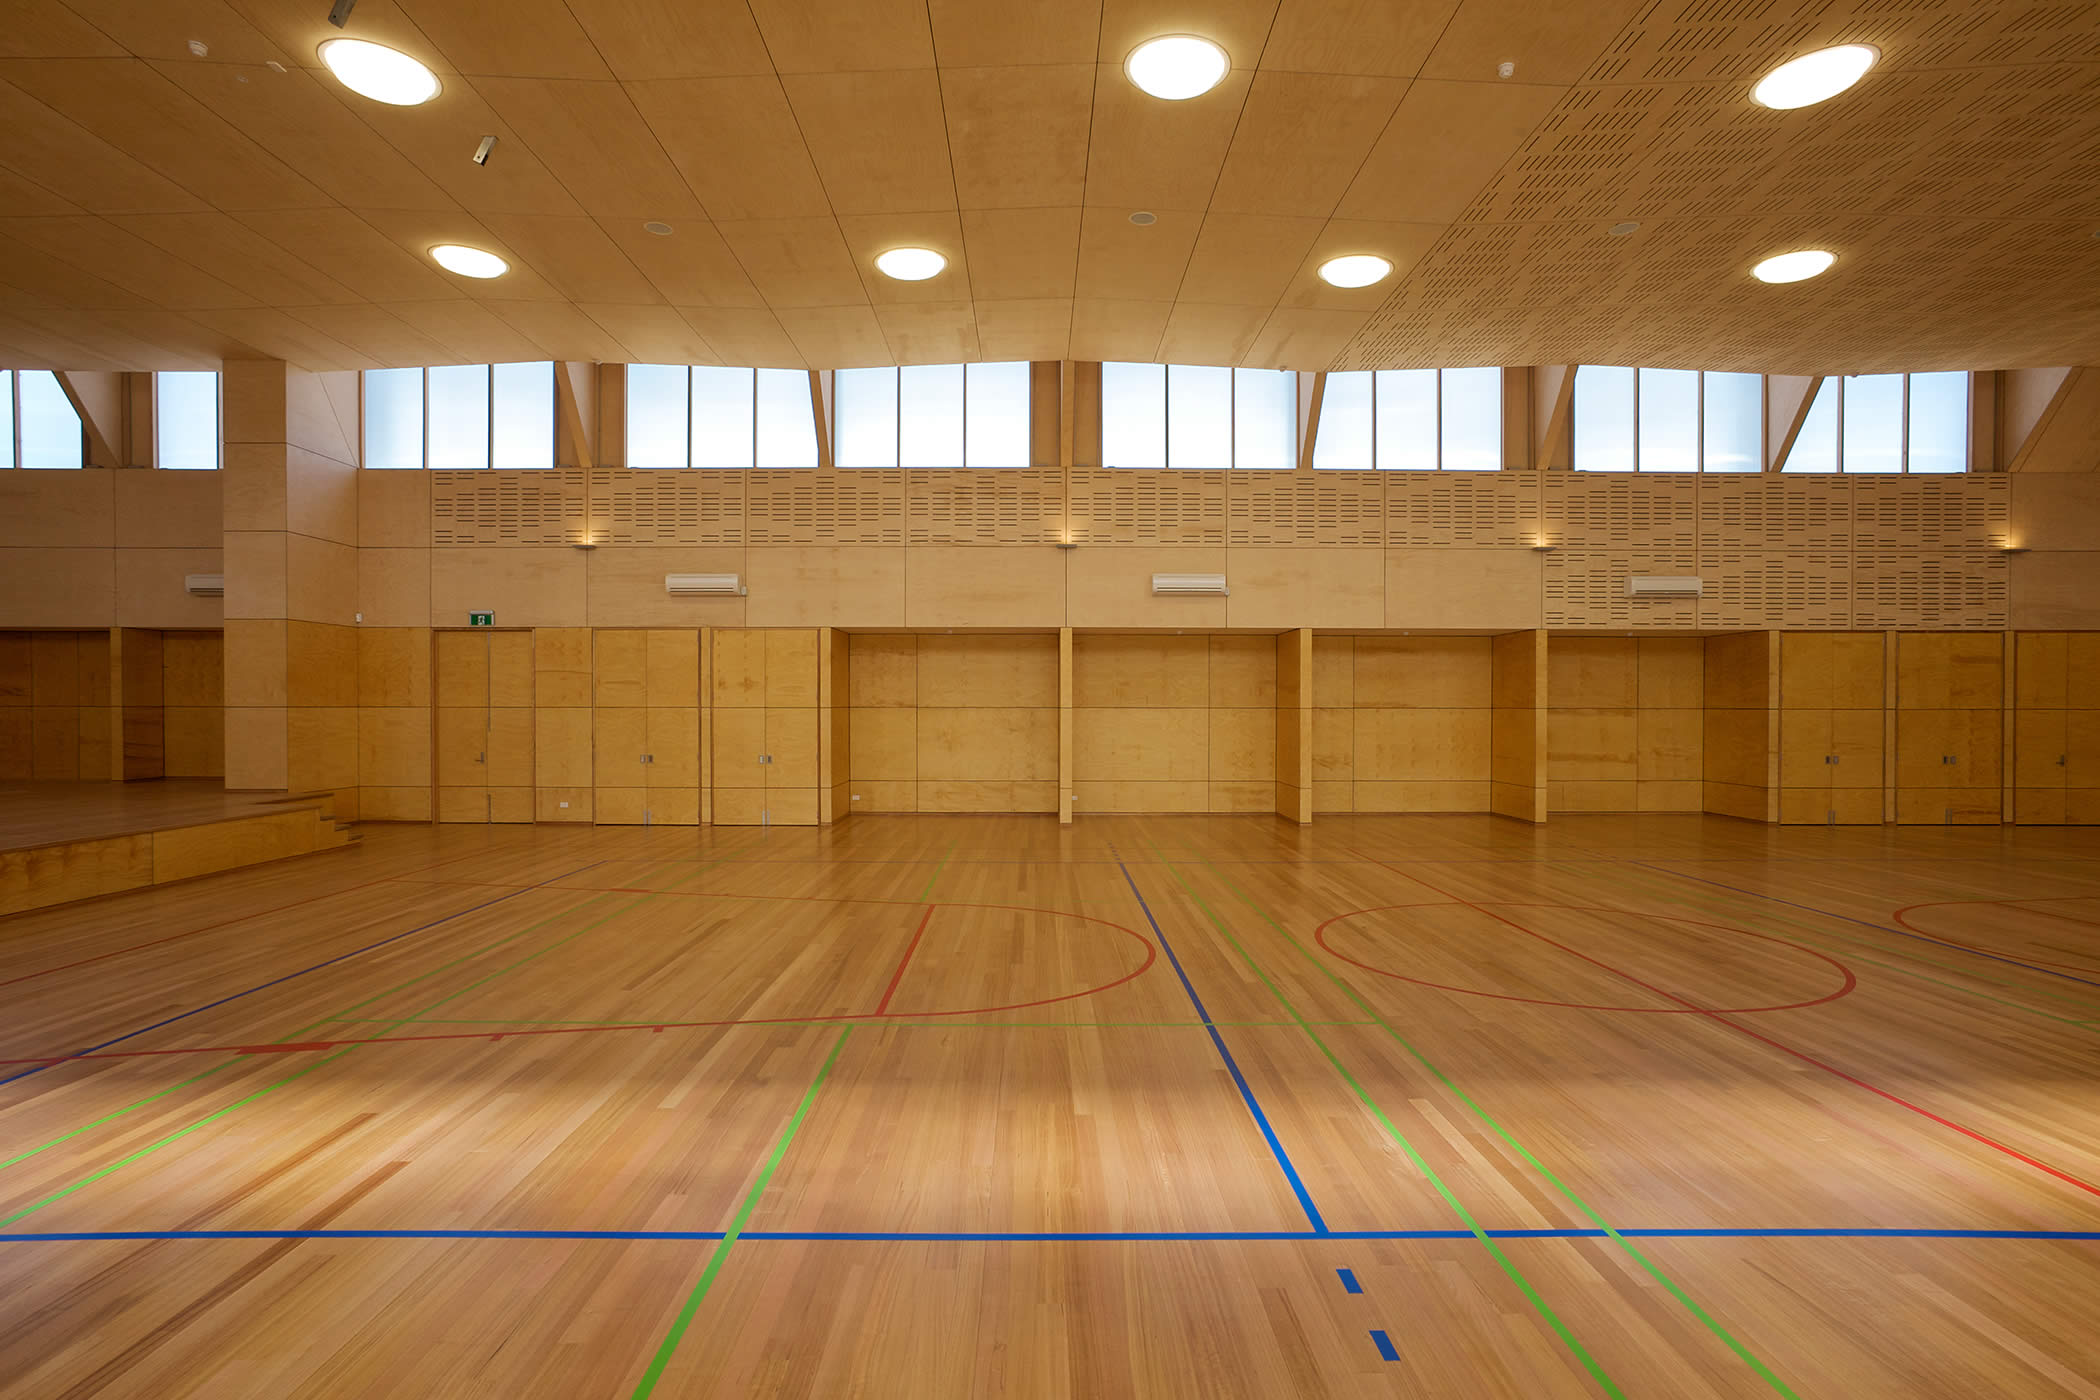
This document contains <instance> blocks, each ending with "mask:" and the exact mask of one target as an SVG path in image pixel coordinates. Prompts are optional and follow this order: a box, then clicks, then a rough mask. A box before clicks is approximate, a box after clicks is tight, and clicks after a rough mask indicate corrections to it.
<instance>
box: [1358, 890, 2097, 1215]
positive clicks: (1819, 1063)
mask: <svg viewBox="0 0 2100 1400" xmlns="http://www.w3.org/2000/svg"><path fill="white" fill-rule="evenodd" d="M1377 863H1378V864H1380V865H1385V864H1386V863H1385V862H1384V861H1379V862H1377ZM1386 868H1387V869H1389V870H1393V867H1391V866H1389V865H1387V866H1386ZM1393 873H1394V874H1396V875H1400V876H1403V877H1405V878H1406V879H1409V880H1413V881H1414V882H1415V883H1417V884H1419V885H1421V886H1422V887H1423V888H1425V889H1432V890H1435V889H1436V886H1434V885H1431V884H1430V883H1429V882H1428V881H1427V880H1424V879H1422V877H1421V876H1419V875H1409V874H1407V872H1406V871H1404V870H1393ZM1436 892H1437V893H1438V894H1443V895H1446V896H1448V897H1449V898H1450V899H1451V900H1452V901H1453V902H1454V903H1458V904H1464V905H1466V906H1467V907H1469V908H1472V909H1476V910H1479V912H1480V913H1483V914H1486V915H1487V916H1488V917H1489V918H1491V919H1495V920H1497V921H1498V922H1501V923H1506V924H1509V926H1510V927H1511V928H1514V929H1516V930H1518V931H1519V932H1520V933H1525V934H1529V935H1530V936H1531V937H1533V938H1537V939H1539V940H1541V941H1543V942H1546V943H1551V944H1553V946H1554V947H1556V948H1560V949H1562V950H1563V951H1565V952H1569V953H1573V954H1574V955H1575V956H1576V957H1578V958H1581V959H1582V960H1583V961H1584V962H1589V963H1596V965H1597V966H1598V967H1601V968H1603V969H1604V970H1605V971H1607V972H1611V973H1616V974H1617V975H1618V976H1620V977H1623V978H1625V979H1626V980H1627V981H1629V982H1632V983H1633V984H1635V985H1636V986H1640V987H1646V988H1648V990H1649V991H1651V992H1654V993H1655V994H1656V995H1657V996H1664V997H1668V998H1669V999H1670V1000H1672V1001H1675V1002H1679V1003H1681V1004H1683V1005H1685V1006H1691V1005H1692V1003H1690V1002H1687V1001H1685V1000H1684V998H1683V997H1680V996H1678V995H1677V994H1676V993H1674V992H1666V991H1664V990H1663V989H1662V988H1660V987H1657V986H1652V985H1650V984H1649V983H1647V982H1644V981H1642V980H1641V979H1640V978H1638V977H1636V976H1634V975H1633V974H1632V973H1630V972H1626V971H1623V970H1622V969H1620V968H1616V967H1613V966H1611V964H1609V963H1605V962H1600V961H1598V960H1597V959H1596V958H1593V957H1591V956H1590V955H1589V954H1587V953H1584V952H1581V951H1579V950H1577V949H1574V948H1570V947H1568V946H1567V945H1566V944H1564V943H1560V942H1558V941H1556V940H1554V939H1551V938H1547V937H1546V935H1544V934H1542V933H1533V932H1532V931H1531V930H1530V929H1528V928H1525V927H1524V926H1523V925H1522V924H1519V923H1516V922H1514V921H1512V920H1509V919H1504V918H1502V916H1501V915H1499V914H1496V913H1494V912H1493V911H1491V910H1488V909H1481V908H1480V906H1479V905H1477V904H1474V903H1473V902H1472V901H1471V900H1468V899H1465V898H1462V897H1461V896H1458V895H1454V894H1450V892H1449V891H1446V890H1436ZM1616 912H1619V913H1622V914H1627V915H1630V916H1632V917H1635V918H1649V917H1661V916H1651V915H1647V914H1643V913H1641V911H1639V910H1636V909H1622V910H1618V911H1616ZM1696 1009H1697V1010H1698V1011H1699V1014H1700V1015H1702V1016H1706V1017H1709V1018H1710V1019H1712V1020H1714V1021H1717V1022H1719V1023H1720V1024H1721V1025H1724V1026H1726V1027H1728V1028H1729V1029H1730V1030H1733V1031H1738V1032H1740V1033H1742V1034H1743V1035H1747V1036H1749V1037H1750V1038H1751V1039H1752V1040H1756V1041H1761V1042H1763V1043H1764V1044H1766V1045H1769V1046H1771V1047H1772V1048H1773V1049H1774V1050H1778V1051H1780V1052H1781V1053H1783V1054H1787V1055H1791V1056H1793V1057H1794V1058H1795V1059H1797V1060H1800V1061H1801V1062H1802V1063H1804V1064H1810V1065H1814V1066H1815V1067H1816V1068H1817V1069H1820V1070H1822V1071H1824V1072H1825V1073H1826V1074H1832V1075H1835V1076H1836V1077H1837V1078H1839V1079H1842V1080H1844V1081H1845V1082H1846V1083H1847V1084H1851V1085H1854V1086H1855V1087H1857V1088H1861V1089H1864V1090H1866V1091H1867V1092H1868V1093H1870V1094H1873V1095H1876V1096H1877V1097H1879V1098H1884V1099H1887V1100H1888V1101H1889V1102H1890V1103H1892V1104H1895V1105H1896V1106H1897V1107H1899V1108H1907V1109H1909V1110H1910V1111H1911V1112H1912V1113H1915V1114H1917V1115H1918V1116H1919V1117H1921V1118H1929V1119H1931V1120H1932V1121H1933V1122H1935V1123H1937V1124H1939V1125H1940V1126H1941V1127H1943V1128H1952V1129H1953V1130H1954V1131H1955V1132H1957V1133H1960V1134H1961V1135H1962V1136H1963V1137H1965V1138H1968V1139H1970V1140H1971V1141H1974V1142H1980V1143H1982V1144H1983V1145H1984V1146H1985V1147H1989V1148H1992V1149H1994V1150H1996V1151H1998V1152H2002V1153H2004V1154H2005V1155H2006V1156H2008V1157H2011V1158H2013V1159H2014V1160H2015V1161H2019V1162H2025V1163H2026V1164H2027V1165H2028V1166H2030V1167H2033V1168H2034V1169H2035V1170H2036V1171H2039V1172H2044V1173H2046V1174H2048V1175H2049V1176H2053V1177H2055V1178H2056V1179H2057V1180H2059V1181H2062V1182H2065V1183H2067V1184H2069V1185H2071V1186H2075V1187H2077V1188H2078V1189H2079V1190H2081V1191H2083V1192H2085V1193H2086V1194H2088V1195H2091V1196H2100V1186H2095V1185H2094V1184H2093V1183H2092V1182H2090V1181H2087V1180H2085V1179H2084V1178H2082V1177H2077V1176H2073V1175H2072V1174H2071V1173H2070V1172H2067V1171H2064V1170H2062V1169H2061V1168H2059V1167H2052V1166H2050V1165H2049V1164H2048V1163H2047V1162H2044V1161H2042V1160H2041V1159H2039V1158H2037V1157H2030V1156H2029V1155H2028V1154H2026V1153H2025V1152H2022V1151H2020V1150H2019V1149H2018V1148H2016V1147H2009V1146H2007V1145H2006V1144H2005V1143H2002V1142H2000V1141H1998V1140H1997V1139H1996V1138H1994V1137H1990V1136H1987V1135H1986V1134H1983V1133H1980V1132H1977V1131H1976V1130H1975V1129H1974V1128H1969V1127H1964V1126H1963V1125H1962V1124H1960V1123H1957V1122H1955V1121H1954V1120H1953V1119H1951V1118H1943V1117H1941V1116H1940V1115H1939V1114H1937V1113H1934V1112H1933V1111H1932V1110H1931V1109H1929V1108H1924V1107H1921V1106H1920V1105H1918V1104H1915V1103H1912V1102H1911V1101H1910V1100H1909V1099H1906V1098H1904V1097H1902V1096H1901V1095H1899V1094H1892V1093H1890V1092H1889V1091H1888V1090H1886V1089H1884V1088H1881V1087H1880V1086H1879V1085H1876V1084H1870V1083H1868V1082H1867V1081H1866V1080H1864V1079H1861V1078H1860V1077H1859V1076H1858V1075H1856V1074H1851V1073H1849V1072H1847V1071H1845V1070H1842V1069H1839V1068H1838V1067H1837V1066H1836V1065H1833V1064H1831V1063H1829V1062H1828V1061H1825V1060H1819V1059H1817V1058H1816V1057H1815V1056H1813V1055H1811V1054H1809V1053H1808V1052H1807V1051H1805V1050H1797V1049H1795V1048H1794V1047H1793V1046H1791V1045H1787V1044H1785V1043H1783V1042H1781V1041H1778V1040H1774V1039H1773V1038H1772V1037H1771V1036H1768V1035H1766V1034H1765V1033H1764V1032H1762V1031H1756V1030H1752V1029H1751V1028H1750V1027H1748V1026H1746V1025H1743V1024H1741V1023H1740V1022H1737V1021H1732V1020H1730V1019H1729V1018H1728V1017H1727V1016H1726V1015H1725V1014H1723V1013H1721V1012H1719V1011H1709V1010H1707V1009H1706V1008H1704V1007H1698V1008H1696ZM1833 1116H1836V1115H1835V1114H1833ZM1855 1126H1857V1125H1855ZM1862 1131H1864V1129H1862Z"/></svg>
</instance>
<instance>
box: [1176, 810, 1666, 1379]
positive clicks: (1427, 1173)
mask: <svg viewBox="0 0 2100 1400" xmlns="http://www.w3.org/2000/svg"><path fill="white" fill-rule="evenodd" d="M1153 851H1154V853H1155V854H1157V855H1159V858H1160V864H1162V865H1164V866H1165V867H1166V869H1167V872H1168V873H1169V874H1170V875H1172V876H1173V877H1174V882H1175V883H1176V884H1178V885H1180V886H1181V888H1182V889H1183V890H1184V891H1185V892H1187V894H1188V896H1189V898H1191V899H1193V900H1195V901H1196V907H1197V908H1199V909H1201V910H1202V911H1203V912H1204V914H1205V916H1206V917H1208V918H1209V919H1210V921H1211V923H1212V924H1213V925H1214V926H1215V927H1216V928H1217V930H1218V932H1220V933H1222V934H1224V935H1225V938H1226V941H1227V942H1229V943H1231V944H1232V946H1233V949H1234V951H1236V952H1237V953H1238V954H1239V955H1240V958H1241V960H1242V961H1244V962H1245V963H1246V964H1247V967H1248V969H1249V970H1250V971H1252V972H1253V973H1254V975H1255V976H1256V977H1258V978H1260V979H1261V984H1262V985H1263V986H1264V987H1267V988H1268V989H1269V992H1270V994H1271V995H1272V996H1274V997H1275V998H1276V1000H1277V1001H1278V1002H1279V1003H1281V1004H1282V1006H1283V1009H1284V1010H1285V1011H1287V1012H1289V1013H1290V1015H1291V1019H1292V1020H1293V1021H1294V1022H1296V1023H1297V1025H1298V1026H1299V1028H1300V1029H1302V1030H1303V1031H1304V1032H1305V1033H1306V1035H1307V1036H1309V1037H1311V1039H1312V1043H1313V1044H1314V1045H1316V1046H1318V1047H1319V1050H1320V1053H1321V1054H1322V1055H1325V1056H1326V1057H1327V1062H1328V1063H1329V1064H1331V1065H1333V1066H1334V1068H1335V1072H1336V1073H1338V1074H1340V1075H1341V1076H1342V1079H1343V1080H1344V1081H1345V1082H1346V1083H1347V1084H1348V1085H1349V1087H1350V1089H1352V1090H1354V1091H1355V1093H1356V1097H1357V1098H1359V1099H1361V1100H1362V1101H1363V1104H1364V1107H1366V1108H1368V1109H1370V1110H1371V1113H1372V1115H1373V1116H1375V1117H1376V1118H1377V1119H1378V1121H1379V1123H1380V1124H1381V1125H1382V1126H1383V1127H1384V1128H1385V1130H1386V1133H1387V1134H1388V1135H1389V1136H1390V1137H1391V1138H1392V1139H1393V1141H1394V1142H1396V1143H1398V1144H1399V1146H1400V1150H1401V1151H1403V1152H1405V1153H1406V1154H1407V1157H1408V1160H1409V1161H1411V1162H1413V1163H1414V1164H1415V1169H1416V1170H1417V1171H1419V1172H1421V1173H1422V1175H1423V1176H1424V1177H1425V1178H1426V1179H1427V1180H1428V1182H1429V1184H1430V1185H1431V1186H1433V1187H1435V1188H1436V1193H1437V1194H1438V1195H1439V1196H1441V1197H1443V1198H1444V1204H1445V1205H1447V1206H1449V1207H1451V1210H1452V1212H1453V1213H1454V1214H1456V1215H1457V1216H1458V1218H1459V1220H1460V1221H1461V1222H1462V1223H1463V1224H1464V1225H1465V1227H1466V1229H1468V1230H1470V1231H1471V1232H1472V1234H1473V1238H1474V1239H1476V1240H1478V1241H1480V1243H1481V1244H1482V1245H1483V1246H1485V1247H1486V1249H1487V1251H1488V1253H1489V1254H1490V1255H1491V1256H1493V1258H1494V1260H1495V1263H1496V1264H1497V1265H1498V1266H1500V1268H1501V1270H1502V1272H1503V1273H1504V1274H1505V1275H1507V1276H1508V1278H1509V1280H1510V1282H1512V1283H1514V1284H1516V1286H1517V1287H1518V1288H1519V1289H1521V1290H1522V1291H1523V1294H1524V1296H1525V1298H1527V1299H1528V1300H1530V1303H1531V1306H1532V1307H1533V1308H1534V1309H1535V1310H1536V1311H1537V1312H1538V1315H1539V1316H1540V1318H1542V1319H1543V1320H1544V1321H1545V1323H1546V1325H1547V1326H1549V1327H1551V1328H1552V1329H1553V1331H1554V1334H1555V1335H1556V1336H1558V1337H1559V1338H1560V1339H1561V1341H1562V1342H1563V1343H1564V1344H1565V1345H1566V1346H1567V1348H1568V1350H1569V1351H1571V1352H1573V1353H1574V1354H1575V1358H1576V1359H1577V1360H1578V1361H1580V1362H1581V1363H1582V1366H1583V1369H1584V1370H1586V1371H1588V1372H1589V1373H1590V1377H1591V1378H1592V1379H1593V1380H1595V1381H1596V1382H1597V1384H1598V1385H1600V1386H1602V1387H1603V1388H1604V1392H1605V1394H1607V1395H1611V1396H1614V1397H1617V1400H1625V1394H1626V1393H1625V1392H1624V1391H1622V1390H1620V1389H1619V1386H1618V1383H1617V1382H1615V1381H1614V1380H1612V1378H1611V1377H1610V1376H1609V1375H1608V1374H1606V1372H1605V1370H1604V1368H1603V1367H1602V1366H1600V1365H1598V1364H1597V1360H1596V1358H1595V1357H1593V1356H1591V1355H1590V1353H1589V1350H1588V1349H1587V1348H1586V1347H1584V1346H1583V1344H1582V1343H1581V1342H1580V1341H1578V1340H1576V1337H1575V1334H1574V1333H1573V1332H1571V1331H1569V1330H1568V1325H1567V1324H1566V1323H1564V1322H1562V1321H1561V1320H1560V1314H1558V1313H1556V1312H1554V1311H1553V1309H1552V1308H1551V1307H1549V1306H1548V1305H1547V1303H1546V1300H1545V1299H1544V1298H1542V1297H1540V1296H1539V1291H1538V1290H1537V1289H1536V1288H1534V1287H1533V1286H1532V1283H1531V1280H1530V1279H1528V1278H1526V1277H1524V1273H1523V1271H1522V1270H1520V1269H1519V1268H1517V1266H1516V1264H1515V1262H1513V1261H1512V1260H1511V1259H1510V1257H1509V1256H1508V1255H1507V1254H1505V1253H1503V1252H1502V1246H1501V1245H1500V1244H1498V1243H1496V1242H1495V1239H1494V1237H1493V1236H1491V1235H1489V1234H1488V1233H1487V1231H1486V1230H1484V1229H1482V1228H1481V1225H1480V1222H1479V1221H1477V1220H1475V1219H1474V1218H1473V1213H1472V1212H1471V1211H1469V1210H1467V1209H1466V1208H1465V1205H1464V1204H1463V1203H1462V1202H1461V1201H1460V1200H1459V1199H1458V1197H1457V1196H1456V1195H1454V1194H1453V1193H1452V1191H1451V1188H1450V1187H1449V1186H1447V1185H1445V1184H1444V1179H1443V1178H1442V1177H1440V1176H1438V1175H1437V1174H1436V1170H1435V1168H1433V1167H1431V1166H1430V1165H1429V1162H1428V1160H1427V1159H1426V1158H1424V1157H1423V1156H1422V1154H1421V1153H1420V1152H1419V1151H1418V1150H1417V1149H1416V1148H1415V1145H1414V1144H1413V1143H1412V1142H1410V1141H1408V1138H1407V1135H1406V1134H1405V1133H1403V1132H1401V1131H1400V1129H1399V1126H1398V1125H1397V1124H1395V1123H1394V1122H1393V1120H1392V1119H1391V1118H1389V1117H1387V1116H1386V1112H1385V1110H1384V1109H1383V1108H1381V1107H1379V1104H1378V1101H1377V1100H1376V1099H1374V1098H1372V1097H1371V1093H1370V1091H1369V1090H1368V1089H1366V1088H1364V1086H1363V1083H1362V1081H1360V1080H1359V1079H1357V1077H1356V1076H1355V1075H1354V1074H1352V1073H1350V1071H1349V1067H1348V1066H1347V1065H1345V1064H1343V1063H1342V1061H1341V1059H1340V1057H1339V1056H1337V1055H1336V1054H1335V1053H1334V1051H1333V1050H1331V1049H1329V1048H1328V1045H1327V1042H1326V1041H1324V1040H1322V1039H1320V1036H1319V1033H1318V1032H1317V1031H1315V1030H1314V1029H1313V1028H1312V1023H1311V1022H1310V1021H1307V1020H1306V1019H1305V1018H1304V1017H1303V1016H1301V1015H1300V1014H1299V1013H1298V1008H1297V1007H1296V1006H1294V1005H1292V1003H1291V999H1290V998H1289V997H1287V996H1285V995H1284V994H1283V991H1282V989H1281V988H1279V987H1278V986H1277V985H1276V984H1275V983H1274V982H1272V981H1270V980H1269V974H1268V973H1267V972H1265V971H1263V970H1262V966H1261V964H1259V963H1257V962H1256V961H1255V960H1254V958H1253V956H1252V955H1251V954H1249V953H1248V951H1247V950H1246V948H1245V947H1244V946H1242V944H1241V943H1240V940H1239V939H1238V937H1236V936H1235V935H1234V934H1233V932H1232V930H1231V929H1230V928H1228V927H1227V926H1226V924H1225V921H1224V920H1223V919H1221V918H1219V917H1218V915H1217V911H1216V910H1214V909H1212V908H1211V907H1210V905H1209V904H1208V903H1206V902H1205V900H1204V898H1203V896H1202V895H1200V894H1197V893H1196V891H1195V889H1194V888H1193V887H1192V886H1191V885H1190V884H1189V882H1188V881H1187V880H1185V879H1183V878H1182V874H1181V871H1180V869H1179V868H1178V867H1176V866H1175V864H1174V862H1173V861H1171V860H1169V859H1167V857H1166V855H1165V853H1163V852H1161V851H1160V850H1159V848H1158V847H1157V846H1155V847H1153ZM1213 869H1215V867H1213ZM1220 878H1222V877H1220ZM1272 922H1273V921H1272ZM1285 936H1286V937H1288V936H1289V935H1285ZM1364 1010H1365V1011H1367V1012H1370V1014H1371V1015H1373V1016H1376V1015H1377V1014H1378V1013H1377V1012H1375V1011H1372V1010H1371V1008H1370V1007H1368V1006H1366V1007H1364ZM1387 1029H1388V1030H1390V1029H1391V1028H1390V1027H1388V1028H1387ZM1401 1043H1402V1044H1405V1043H1406V1042H1405V1041H1402V1042H1401Z"/></svg>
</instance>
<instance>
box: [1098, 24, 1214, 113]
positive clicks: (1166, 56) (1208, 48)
mask: <svg viewBox="0 0 2100 1400" xmlns="http://www.w3.org/2000/svg"><path fill="white" fill-rule="evenodd" d="M1229 67H1231V62H1230V60H1228V59H1227V58H1226V57H1225V50H1223V49H1221V48H1219V47H1218V46H1217V45H1216V44H1213V43H1212V42H1211V41H1210V40H1208V39H1198V38H1197V37H1196V36H1195V35H1193V34H1169V35H1167V36H1166V37H1165V38H1161V39H1148V40H1146V41H1145V42H1144V43H1142V44H1139V45H1138V46H1137V47H1136V48H1134V49H1132V50H1131V51H1130V57H1129V58H1128V59H1127V60H1125V62H1124V64H1123V71H1124V72H1126V73H1128V74H1129V75H1130V81H1132V82H1133V83H1136V84H1137V85H1138V87H1140V88H1141V89H1143V90H1144V91H1146V92H1149V93H1151V94H1152V95H1153V96H1154V97H1159V98H1164V99H1165V100H1166V101H1168V102H1184V101H1187V100H1188V99H1189V98H1191V97H1201V96H1202V95H1203V94H1204V93H1206V92H1209V91H1210V90H1211V89H1212V88H1214V87H1216V86H1217V85H1218V84H1219V83H1221V82H1223V81H1224V79H1225V71H1226V69H1227V68H1229Z"/></svg>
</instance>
